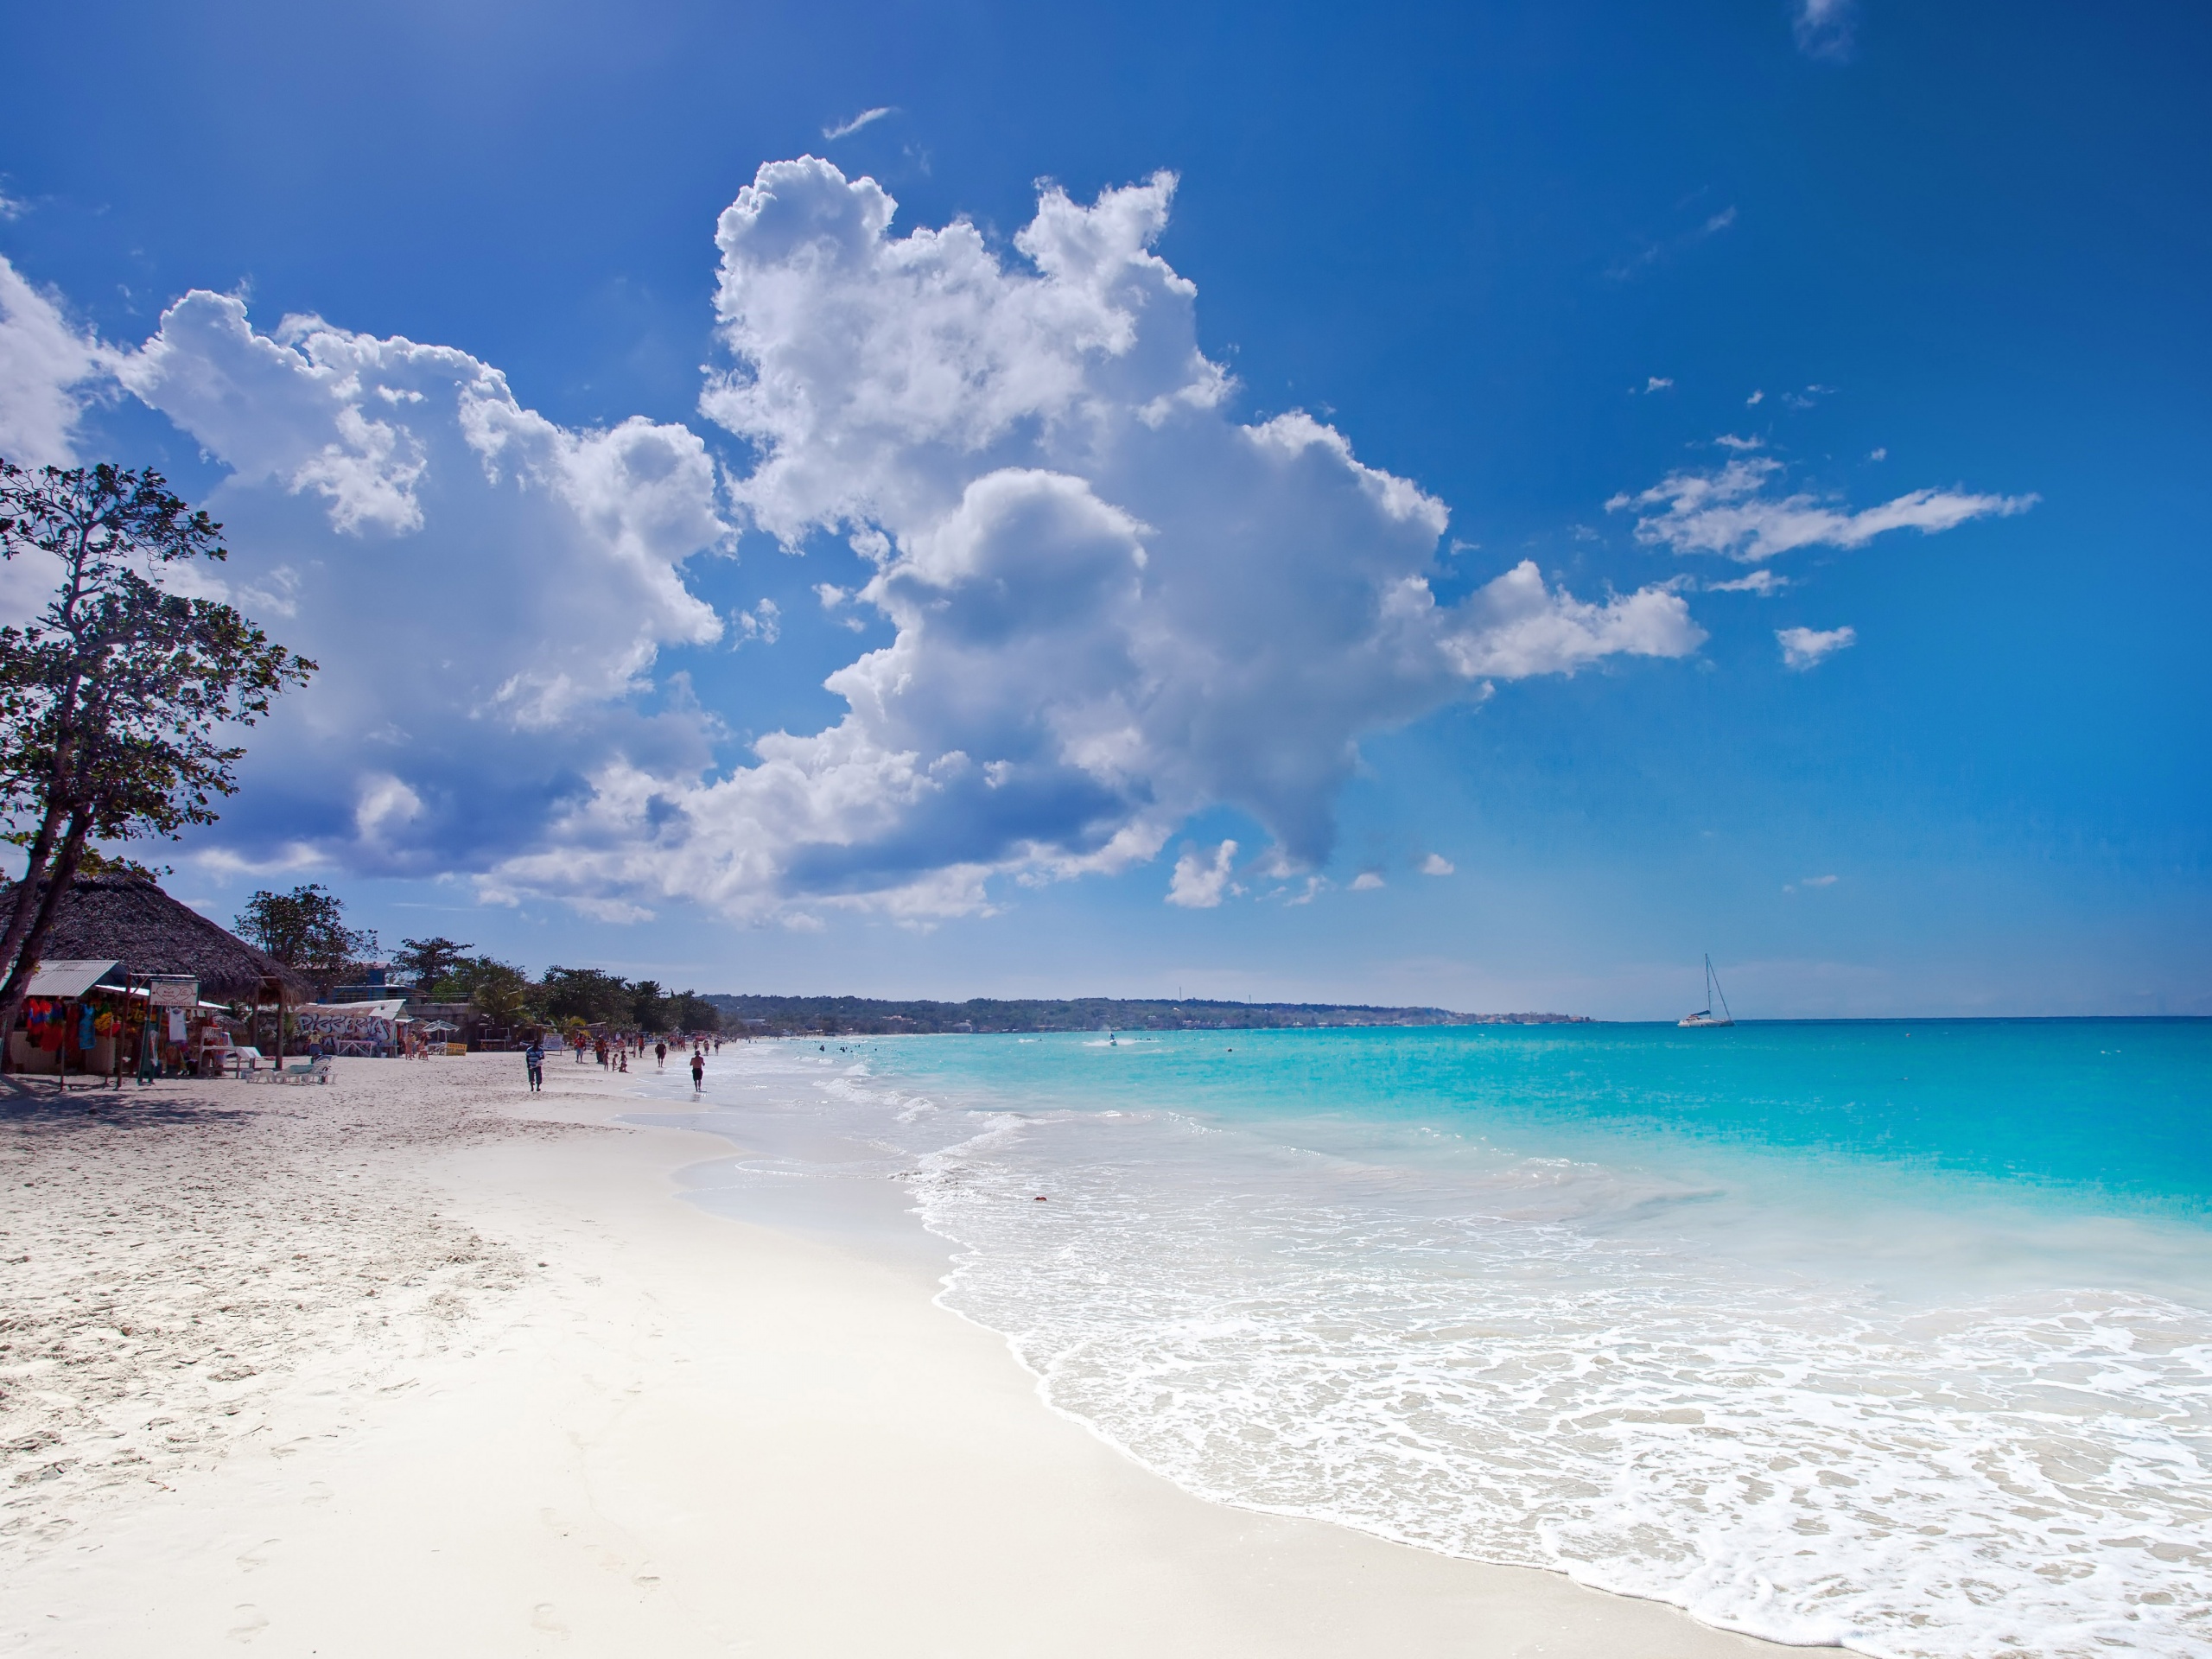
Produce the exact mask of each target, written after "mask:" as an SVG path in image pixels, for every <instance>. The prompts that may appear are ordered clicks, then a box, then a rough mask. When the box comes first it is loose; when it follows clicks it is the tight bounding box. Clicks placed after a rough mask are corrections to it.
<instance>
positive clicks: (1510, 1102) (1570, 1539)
mask: <svg viewBox="0 0 2212 1659" xmlns="http://www.w3.org/2000/svg"><path fill="white" fill-rule="evenodd" d="M793 1082H798V1083H801V1084H803V1085H804V1086H803V1087H802V1089H801V1090H799V1093H798V1098H799V1099H800V1101H801V1102H802V1104H801V1105H800V1106H799V1107H798V1108H796V1109H787V1111H786V1114H785V1115H786V1116H796V1117H797V1118H800V1119H804V1131H805V1133H804V1135H795V1134H794V1133H785V1132H787V1131H795V1130H796V1129H797V1128H798V1127H799V1126H798V1125H797V1124H795V1123H792V1122H785V1123H782V1124H780V1125H776V1124H771V1123H768V1122H766V1121H765V1115H766V1114H767V1112H768V1109H767V1108H766V1107H765V1106H764V1105H760V1104H757V1103H756V1102H758V1101H760V1100H764V1099H766V1098H769V1097H774V1096H778V1095H779V1092H780V1093H783V1094H788V1092H789V1087H788V1086H789V1084H791V1083H793ZM768 1084H773V1085H774V1086H773V1087H766V1086H764V1085H768ZM709 1092H710V1094H711V1095H712V1096H714V1101H715V1106H716V1108H717V1111H718V1113H721V1112H726V1113H727V1116H726V1117H721V1118H719V1119H718V1121H719V1122H721V1126H722V1127H724V1128H727V1129H728V1132H729V1133H730V1134H732V1135H734V1136H736V1137H738V1138H740V1139H741V1140H743V1141H746V1142H747V1143H748V1144H751V1145H754V1146H763V1145H776V1146H782V1147H785V1148H786V1149H787V1150H786V1151H785V1153H784V1154H779V1155H776V1156H771V1157H760V1158H753V1159H749V1160H748V1159H738V1160H731V1161H730V1163H729V1165H728V1168H727V1169H726V1170H725V1171H723V1172H722V1173H721V1174H720V1175H719V1176H717V1177H716V1178H715V1179H718V1180H720V1181H721V1182H722V1183H724V1184H725V1185H727V1186H728V1188H729V1190H730V1191H731V1192H732V1193H733V1194H739V1193H741V1192H742V1191H743V1190H744V1189H746V1188H747V1185H748V1184H749V1185H756V1186H757V1185H760V1184H762V1183H775V1182H788V1181H791V1180H794V1179H806V1178H807V1177H808V1176H809V1175H810V1173H825V1172H829V1171H830V1170H832V1169H833V1168H834V1169H835V1170H836V1172H837V1173H842V1174H845V1175H847V1176H849V1175H851V1174H852V1173H854V1172H855V1171H856V1170H857V1171H861V1172H864V1173H868V1174H869V1175H871V1176H887V1177H891V1178H893V1179H899V1180H901V1181H903V1182H905V1183H906V1190H907V1191H908V1192H911V1194H912V1200H913V1203H914V1205H915V1207H916V1208H917V1209H918V1211H919V1213H920V1215H921V1217H922V1219H923V1221H924V1222H925V1224H926V1225H927V1226H928V1227H929V1228H930V1229H931V1230H932V1231H934V1232H936V1233H938V1235H940V1236H943V1237H944V1238H945V1239H947V1240H950V1241H951V1243H952V1244H953V1245H954V1247H955V1254H954V1262H955V1267H954V1270H953V1272H952V1274H951V1275H950V1278H949V1280H948V1281H947V1283H946V1287H945V1290H944V1296H943V1300H944V1302H945V1303H946V1305H947V1306H950V1307H951V1308H953V1309H955V1310H956V1311H957V1312H959V1313H963V1314H965V1315H967V1316H968V1317H969V1318H971V1319H976V1320H978V1321H979V1322H981V1323H982V1324H984V1325H988V1326H990V1327H992V1328H994V1329H995V1330H998V1331H1000V1332H1003V1333H1005V1335H1006V1336H1007V1339H1008V1341H1009V1342H1010V1343H1011V1344H1012V1345H1013V1347H1014V1351H1015V1352H1016V1353H1017V1354H1018V1355H1019V1356H1020V1357H1021V1359H1022V1360H1023V1361H1024V1363H1027V1364H1028V1365H1029V1366H1030V1367H1031V1368H1032V1369H1033V1370H1034V1371H1035V1372H1036V1373H1037V1374H1038V1376H1039V1379H1040V1386H1041V1387H1042V1388H1043V1389H1044V1390H1045V1392H1046V1395H1047V1396H1048V1397H1049V1398H1050V1399H1051V1400H1052V1402H1053V1403H1054V1404H1056V1405H1057V1406H1058V1407H1059V1408H1062V1409H1064V1410H1066V1411H1068V1412H1071V1413H1072V1414H1075V1415H1077V1416H1078V1417H1081V1418H1083V1419H1084V1420H1085V1421H1088V1422H1090V1424H1091V1425H1093V1426H1094V1427H1096V1429H1097V1431H1098V1432H1099V1433H1102V1434H1103V1435H1105V1436H1106V1437H1108V1438H1109V1439H1110V1440H1113V1441H1115V1442H1116V1444H1118V1445H1120V1446H1123V1447H1124V1448H1126V1449H1127V1450H1128V1452H1130V1453H1131V1455H1133V1456H1135V1457H1136V1458H1137V1459H1140V1460H1141V1461H1142V1462H1144V1463H1145V1464H1147V1465H1149V1466H1151V1467H1153V1468H1154V1469H1156V1470H1158V1471H1160V1472H1161V1473H1162V1474H1164V1475H1166V1476H1167V1477H1168V1478H1171V1479H1173V1480H1175V1481H1177V1482H1179V1484H1183V1485H1185V1486H1186V1487H1188V1488H1190V1489H1191V1490H1192V1491H1198V1492H1200V1493H1202V1494H1205V1495H1206V1496H1209V1497H1217V1498H1219V1499H1222V1500H1224V1501H1226V1502H1230V1503H1239V1504H1243V1505H1247V1506H1249V1507H1254V1508H1259V1509H1265V1510H1276V1511H1281V1512H1286V1513H1293V1514H1300V1515H1309V1516H1323V1517H1327V1518H1331V1519H1334V1520H1338V1521H1340V1522H1344V1523H1347V1524H1350V1525H1352V1526H1356V1527H1359V1528H1362V1529H1366V1530H1369V1531H1371V1532H1375V1533H1378V1534H1381V1535H1385V1536H1388V1537H1391V1538H1395V1539H1398V1540H1402V1541H1406V1542H1408V1543H1412V1544H1416V1545H1419V1546H1421V1547H1425V1548H1434V1549H1439V1550H1443V1551H1446V1552H1449V1553H1452V1554H1462V1555H1468V1556H1475V1557H1479V1558H1482V1559H1484V1560H1499V1561H1510V1562H1519V1563H1524V1564H1528V1565H1532V1566H1541V1567H1551V1568H1554V1569H1557V1570H1560V1571H1564V1572H1567V1573H1571V1574H1573V1576H1575V1577H1576V1578H1578V1579H1580V1580H1585V1581H1586V1582H1588V1583H1591V1584H1593V1585H1598V1586H1603V1587H1605V1588H1608V1589H1611V1590H1616V1591H1621V1592H1628V1593H1631V1594H1636V1595H1641V1596H1649V1597H1654V1598H1656V1599H1662V1600H1666V1601H1670V1602H1674V1603H1676V1604H1678V1605H1683V1606H1686V1607H1688V1608H1689V1609H1690V1610H1691V1611H1693V1612H1694V1613H1696V1614H1697V1615H1698V1616H1699V1617H1700V1618H1706V1619H1707V1620H1709V1621H1711V1622H1713V1623H1715V1624H1722V1625H1725V1626H1727V1627H1730V1628H1733V1629H1738V1630H1746V1631H1751V1632H1754V1633H1757V1634H1760V1635H1764V1636H1769V1637H1777V1638H1780V1639H1783V1640H1787V1641H1793V1642H1801V1643H1843V1644H1845V1645H1847V1646H1849V1647H1851V1648H1853V1649H1857V1650H1859V1651H1861V1652H1865V1653H1869V1654H1878V1655H1899V1656H1904V1655H1915V1656H1919V1655H1928V1656H1936V1655H1941V1656H1964V1655H1976V1656H1980V1655H2011V1654H2022V1655H2025V1654H2034V1655H2042V1656H2072V1655H2089V1654H2113V1653H2144V1654H2158V1655H2166V1656H2171V1655H2212V1571H2209V1570H2208V1569H2212V1022H2207V1021H2197V1020H2172V1021H2160V1020H2140V1021H2139V1020H2073V1021H2069V1020H2034V1021H1993V1020H1973V1021H1944V1020H1931V1021H1901V1022H1837V1023H1827V1022H1822V1023H1802V1024H1791V1023H1754V1024H1745V1025H1739V1026H1737V1027H1732V1028H1727V1029H1721V1030H1713V1031H1688V1032H1686V1031H1681V1030H1678V1029H1677V1028H1675V1027H1672V1026H1663V1027H1662V1026H1611V1025H1607V1026H1578V1027H1454V1028H1445V1029H1427V1030H1370V1031H1305V1032H1279V1033H1262V1032H1189V1033H1161V1034H1142V1035H1137V1036H1131V1035H1129V1034H1126V1033H1116V1034H1115V1035H1113V1036H1111V1037H1110V1038H1109V1035H1108V1034H1107V1033H1083V1034H1069V1035H1057V1036H1046V1037H1040V1038H1033V1039H1020V1038H1013V1037H966V1038H944V1037H939V1038H912V1039H844V1040H843V1041H842V1042H840V1041H838V1040H836V1039H832V1040H830V1041H829V1042H828V1043H826V1044H819V1045H817V1044H815V1043H811V1042H810V1043H806V1044H803V1045H802V1044H798V1043H783V1044H776V1045H770V1046H766V1052H758V1051H756V1052H753V1053H751V1054H747V1055H744V1056H742V1057H733V1060H732V1062H731V1063H730V1064H726V1065H721V1066H719V1067H717V1069H716V1072H715V1080H714V1084H713V1086H712V1087H711V1088H710V1091H709ZM779 1134H780V1135H781V1138H780V1139H779ZM825 1147H836V1148H841V1150H834V1151H825V1150H823V1148H825ZM792 1148H797V1149H798V1150H791V1149H792ZM1040 1198H1041V1199H1043V1200H1044V1202H1042V1203H1040V1202H1039V1199H1040Z"/></svg>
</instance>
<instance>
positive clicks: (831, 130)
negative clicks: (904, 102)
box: [822, 104, 899, 144]
mask: <svg viewBox="0 0 2212 1659" xmlns="http://www.w3.org/2000/svg"><path fill="white" fill-rule="evenodd" d="M898 112H899V111H897V109H896V108H894V107H893V105H888V104H886V105H882V106H881V107H880V108H878V109H873V110H862V111H861V112H860V113H859V114H858V115H856V116H855V117H854V118H852V119H851V120H849V121H841V122H839V123H838V124H836V126H834V127H824V128H823V129H822V136H823V137H824V138H826V139H828V140H829V142H830V143H833V144H834V143H836V142H837V140H839V139H840V138H849V137H852V136H853V135H854V134H855V133H856V132H858V131H859V130H861V128H862V127H865V126H869V125H872V124H874V123H875V122H878V121H880V120H882V119H883V118H884V117H885V116H887V115H896V114H897V113H898Z"/></svg>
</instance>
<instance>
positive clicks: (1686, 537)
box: [1605, 455, 2038, 564]
mask: <svg viewBox="0 0 2212 1659" xmlns="http://www.w3.org/2000/svg"><path fill="white" fill-rule="evenodd" d="M1782 474H1783V466H1782V463H1781V462H1780V461H1775V460H1772V459H1770V458H1769V457H1766V456H1764V455H1751V456H1746V457H1743V458H1740V459H1738V460H1735V461H1730V462H1728V464H1727V465H1726V466H1725V467H1721V468H1720V469H1719V471H1718V472H1707V473H1697V472H1681V473H1674V474H1669V476H1667V477H1666V478H1664V479H1662V480H1660V481H1659V482H1658V483H1657V484H1655V485H1653V486H1651V488H1649V489H1648V490H1645V491H1643V493H1641V494H1637V495H1629V494H1626V493H1623V494H1620V495H1617V496H1615V497H1614V498H1613V499H1611V500H1610V501H1608V502H1606V503H1605V511H1606V512H1622V511H1624V510H1626V509H1634V510H1636V511H1637V513H1638V515H1639V516H1638V518H1637V523H1636V539H1637V541H1639V542H1642V543H1645V544H1646V545H1647V546H1651V545H1663V546H1667V547H1671V548H1672V549H1674V550H1675V552H1677V553H1718V554H1720V555H1722V556H1724V557H1726V558H1731V559H1738V560H1741V561H1742V562H1743V563H1746V564H1754V563H1758V562H1759V561H1760V560H1762V559H1770V558H1772V557H1774V556H1776V555H1777V554H1778V553H1787V552H1789V551H1791V550H1794V549H1796V548H1801V547H1843V548H1853V547H1864V546H1865V545H1866V543H1868V542H1871V541H1872V540H1873V539H1874V537H1877V536H1879V535H1882V534H1883V533H1885V531H1892V530H1916V531H1920V532H1921V534H1922V535H1923V536H1933V535H1935V534H1936V532H1938V531H1946V530H1951V529H1955V527H1957V526H1958V525H1960V524H1965V523H1967V521H1968V520H1969V519H1974V518H1991V517H1996V518H2010V517H2011V516H2012V515H2013V514H2014V513H2020V512H2026V511H2027V510H2028V509H2029V508H2030V507H2032V506H2033V505H2035V504H2036V502H2037V499H2038V498H2037V497H2036V496H2034V495H1978V494H1974V493H1969V492H1967V491H1964V490H1934V489H1928V490H1912V491H1910V492H1908V493H1905V494H1904V495H1900V496H1898V497H1897V498H1896V499H1894V500H1891V501H1885V502H1884V503H1882V504H1881V505H1879V506H1874V507H1865V508H1862V509H1860V510H1859V512H1850V511H1848V510H1847V509H1845V508H1842V507H1839V506H1835V505H1831V504H1829V503H1827V502H1825V501H1823V500H1821V499H1820V498H1819V497H1816V496H1814V495H1812V494H1809V493H1805V492H1802V491H1800V492H1797V493H1793V494H1789V495H1780V494H1776V493H1773V492H1772V491H1771V490H1770V486H1771V485H1774V484H1777V483H1778V482H1779V481H1780V480H1781V477H1782ZM1655 509H1656V511H1655Z"/></svg>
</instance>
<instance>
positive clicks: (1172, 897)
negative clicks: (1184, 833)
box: [1167, 841, 1243, 910]
mask: <svg viewBox="0 0 2212 1659" xmlns="http://www.w3.org/2000/svg"><path fill="white" fill-rule="evenodd" d="M1235 865H1236V842H1233V841H1224V842H1222V843H1221V845H1220V846H1218V847H1217V848H1215V849H1213V851H1212V852H1211V854H1208V853H1206V852H1205V851H1202V850H1201V849H1198V848H1196V847H1185V849H1183V855H1182V856H1181V857H1180V858H1179V859H1177V860H1176V861H1175V873H1174V874H1173V875H1172V876H1170V877H1169V878H1168V882H1167V902H1168V903H1169V904H1171V905H1180V906H1182V907H1183V908H1184V909H1185V910H1211V909H1213V908H1214V907H1215V906H1217V905H1218V904H1220V903H1221V901H1222V899H1223V898H1224V896H1226V895H1227V894H1229V893H1241V892H1243V888H1242V887H1238V886H1237V885H1236V883H1235V882H1234V881H1232V880H1230V872H1231V870H1232V869H1233V868H1234V867H1235Z"/></svg>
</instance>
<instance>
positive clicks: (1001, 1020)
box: [703, 992, 1595, 1037]
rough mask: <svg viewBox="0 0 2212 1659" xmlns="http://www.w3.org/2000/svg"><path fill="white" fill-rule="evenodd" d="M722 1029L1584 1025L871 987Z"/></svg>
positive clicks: (1561, 1019)
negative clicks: (945, 995) (898, 996)
mask: <svg viewBox="0 0 2212 1659" xmlns="http://www.w3.org/2000/svg"><path fill="white" fill-rule="evenodd" d="M703 1000H704V1001H708V1002H711V1003H713V1004H714V1005H715V1007H717V1008H719V1009H721V1014H722V1019H723V1020H724V1022H725V1027H726V1028H728V1029H731V1030H736V1031H750V1032H753V1033H770V1034H773V1033H784V1032H790V1033H794V1034H797V1033H813V1034H817V1035H825V1036H843V1035H851V1036H859V1037H888V1036H903V1035H923V1034H933V1033H976V1034H982V1033H1007V1032H1043V1031H1097V1030H1100V1029H1102V1028H1103V1029H1106V1030H1111V1031H1297V1030H1313V1029H1316V1028H1320V1027H1356V1026H1586V1025H1592V1024H1594V1023H1595V1021H1593V1020H1592V1019H1591V1017H1590V1016H1589V1015H1587V1014H1459V1013H1455V1012H1454V1011H1452V1009H1450V1008H1416V1007H1373V1006H1370V1005H1369V1004H1366V1003H1342V1002H1217V1001H1208V1000H1206V999H1204V998H1179V999H1175V1000H1172V1001H1171V1000H1168V999H1166V998H1159V999H1145V998H1130V999H1124V998H1121V997H1108V996H1080V997H1074V998H1071V999H1068V1000H1066V1001H1051V1000H1046V999H1039V998H1031V997H1020V998H1014V999H1012V1000H1001V999H999V998H996V997H973V998H970V999H969V1001H965V1002H931V1001H911V1002H899V1001H888V1000H887V999H883V998H879V997H871V996H743V995H735V994H734V993H729V992H723V993H721V994H719V995H710V996H708V997H706V998H704V999H703Z"/></svg>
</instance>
